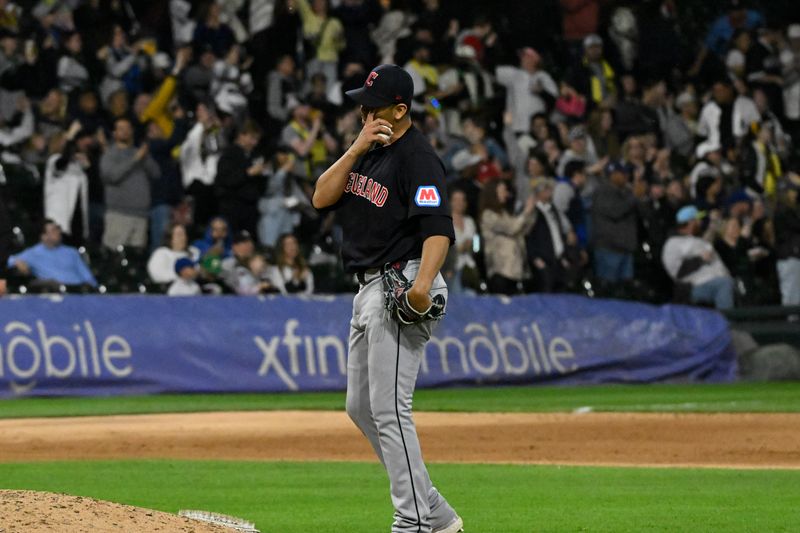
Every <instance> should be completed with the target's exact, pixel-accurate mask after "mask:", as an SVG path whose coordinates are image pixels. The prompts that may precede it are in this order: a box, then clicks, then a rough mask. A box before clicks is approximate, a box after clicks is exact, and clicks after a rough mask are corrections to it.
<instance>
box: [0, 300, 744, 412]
mask: <svg viewBox="0 0 800 533" xmlns="http://www.w3.org/2000/svg"><path fill="white" fill-rule="evenodd" d="M351 302H352V296H330V297H324V296H320V297H314V298H307V299H306V298H285V297H263V298H259V297H252V298H245V297H225V296H220V297H210V296H203V297H192V298H169V297H165V296H65V297H23V298H16V299H14V298H12V299H3V300H0V398H11V397H18V396H56V395H57V396H92V395H121V394H153V393H165V392H277V391H322V390H344V388H345V386H346V373H347V336H348V329H349V318H350V313H351ZM393 356H394V354H393V353H387V354H386V358H387V364H390V365H393V364H394V363H393V362H392V361H391V358H392V357H393ZM735 361H736V360H735V356H734V353H733V349H732V346H731V339H730V334H729V332H728V325H727V323H726V322H725V320H724V319H723V318H722V316H721V315H719V314H717V313H715V312H713V311H708V310H703V309H694V308H689V307H683V306H664V307H654V306H649V305H643V304H635V303H628V302H619V301H610V300H592V299H587V298H583V297H578V296H566V295H561V296H524V297H517V298H510V299H509V298H498V297H489V296H485V297H468V296H465V297H460V298H457V297H453V298H451V301H450V302H448V309H447V316H446V317H445V318H444V320H443V321H441V322H440V323H439V325H438V327H437V329H436V330H435V333H434V337H433V338H432V339H431V342H429V343H428V347H427V351H426V353H425V357H424V358H423V360H422V362H421V368H420V376H419V380H418V383H419V386H420V387H437V386H452V385H460V386H468V385H481V384H594V383H651V382H659V381H672V382H675V381H680V382H694V381H704V382H722V381H731V380H733V379H734V378H735V375H736V362H735Z"/></svg>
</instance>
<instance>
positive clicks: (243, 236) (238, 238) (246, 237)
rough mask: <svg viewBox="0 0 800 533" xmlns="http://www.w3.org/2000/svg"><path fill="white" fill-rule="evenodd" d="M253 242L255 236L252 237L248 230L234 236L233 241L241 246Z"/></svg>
mask: <svg viewBox="0 0 800 533" xmlns="http://www.w3.org/2000/svg"><path fill="white" fill-rule="evenodd" d="M252 240H253V236H252V235H250V232H249V231H247V230H242V231H239V232H237V233H236V234H235V235H234V236H233V241H232V242H233V244H239V243H240V242H247V241H252Z"/></svg>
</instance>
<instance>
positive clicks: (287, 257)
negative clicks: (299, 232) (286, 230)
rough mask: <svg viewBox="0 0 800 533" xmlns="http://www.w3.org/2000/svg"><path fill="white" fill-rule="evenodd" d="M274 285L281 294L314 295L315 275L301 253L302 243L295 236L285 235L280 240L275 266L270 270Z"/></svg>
mask: <svg viewBox="0 0 800 533" xmlns="http://www.w3.org/2000/svg"><path fill="white" fill-rule="evenodd" d="M270 280H271V281H272V285H273V286H274V287H275V288H277V289H278V290H279V291H280V292H281V294H312V293H313V292H314V274H312V272H311V269H310V268H308V262H307V261H306V259H305V257H303V255H302V253H301V252H300V243H299V242H298V241H297V237H295V236H294V235H283V236H281V238H280V239H279V240H278V251H277V254H276V257H275V265H273V266H272V267H271V269H270Z"/></svg>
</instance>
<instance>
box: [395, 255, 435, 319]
mask: <svg viewBox="0 0 800 533" xmlns="http://www.w3.org/2000/svg"><path fill="white" fill-rule="evenodd" d="M412 284H413V283H412V282H411V281H410V280H409V279H408V278H406V277H405V275H403V267H402V264H401V263H392V264H390V265H387V266H386V267H385V268H384V272H383V290H384V295H385V306H386V309H387V310H388V311H389V316H391V317H392V318H393V319H394V320H396V321H397V322H399V323H400V324H403V325H406V326H408V325H411V324H418V323H420V322H424V321H425V320H439V319H441V318H442V317H443V316H444V304H445V299H444V295H441V294H437V295H436V296H434V297H433V298H432V303H431V306H430V307H429V308H428V309H426V310H425V311H417V310H416V309H414V307H413V306H412V305H411V304H410V303H409V301H408V291H409V289H411V285H412Z"/></svg>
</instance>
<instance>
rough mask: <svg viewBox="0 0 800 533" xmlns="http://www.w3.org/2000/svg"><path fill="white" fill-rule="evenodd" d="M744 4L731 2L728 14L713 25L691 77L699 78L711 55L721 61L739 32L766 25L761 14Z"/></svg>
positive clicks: (690, 73)
mask: <svg viewBox="0 0 800 533" xmlns="http://www.w3.org/2000/svg"><path fill="white" fill-rule="evenodd" d="M744 4H745V2H744V0H729V1H728V6H727V8H728V9H727V13H725V14H723V15H720V16H719V17H718V18H717V19H716V20H714V22H712V23H711V26H710V28H709V30H708V33H707V34H706V37H705V40H704V41H703V45H702V46H701V48H700V50H699V51H698V53H697V57H696V58H695V60H694V63H693V64H692V66H691V68H689V71H688V74H689V75H690V76H697V75H698V73H700V71H701V69H702V68H703V65H704V64H705V62H706V59H707V58H708V56H709V53H711V54H713V55H712V57H714V58H716V59H717V60H721V59H722V58H723V56H724V55H725V52H727V51H728V47H729V45H730V42H731V40H732V39H733V36H734V34H735V33H736V31H737V30H746V31H752V30H755V29H756V28H758V27H760V26H762V25H763V24H764V17H763V16H762V15H761V13H759V12H758V11H755V10H751V9H747V8H746V7H745V5H744Z"/></svg>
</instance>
